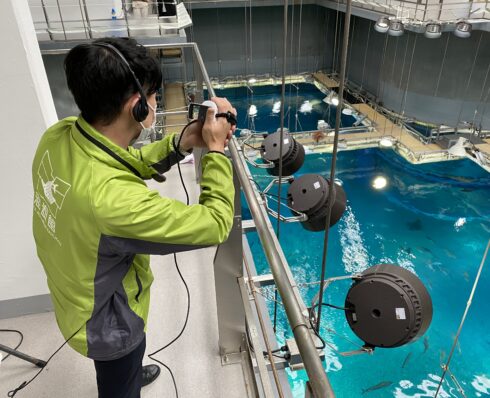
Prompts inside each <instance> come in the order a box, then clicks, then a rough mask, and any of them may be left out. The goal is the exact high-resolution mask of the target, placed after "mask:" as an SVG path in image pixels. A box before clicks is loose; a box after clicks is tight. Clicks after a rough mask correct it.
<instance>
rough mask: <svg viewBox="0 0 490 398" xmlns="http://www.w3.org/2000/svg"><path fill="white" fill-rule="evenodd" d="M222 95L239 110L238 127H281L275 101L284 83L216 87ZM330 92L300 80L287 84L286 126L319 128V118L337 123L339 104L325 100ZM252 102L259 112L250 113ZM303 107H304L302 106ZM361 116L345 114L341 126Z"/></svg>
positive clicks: (254, 128) (279, 97) (290, 127)
mask: <svg viewBox="0 0 490 398" xmlns="http://www.w3.org/2000/svg"><path fill="white" fill-rule="evenodd" d="M216 95H217V96H218V97H226V98H228V100H229V101H230V102H231V103H232V104H233V106H234V107H235V108H236V109H237V112H238V118H237V119H238V124H237V126H238V128H240V129H243V128H247V129H252V130H254V131H259V132H269V133H273V132H275V131H276V130H277V129H278V128H279V127H280V119H279V116H280V113H279V108H278V105H276V111H277V112H276V113H274V112H273V108H274V104H275V103H278V102H279V103H280V101H281V85H276V86H272V85H270V86H252V87H251V89H248V88H247V87H243V86H242V87H237V88H228V89H222V90H216ZM325 97H326V95H325V94H324V93H322V92H321V91H320V90H318V89H317V88H316V87H315V85H313V84H309V83H298V84H295V85H291V84H287V85H286V99H285V108H284V112H285V118H284V125H285V127H287V128H288V129H289V131H291V132H295V131H312V130H317V123H318V120H325V121H326V122H327V123H329V124H330V126H332V127H333V126H334V125H335V112H336V109H337V108H336V107H335V106H333V105H330V106H329V105H327V104H326V103H325V102H323V101H322V100H323V98H325ZM305 101H309V104H310V105H311V111H309V112H307V111H306V110H307V109H308V107H307V106H305ZM251 105H255V106H256V107H257V115H256V116H254V117H251V116H249V114H248V110H249V108H250V106H251ZM302 106H303V108H302ZM356 120H357V119H356V118H355V117H354V116H350V115H344V114H342V119H341V127H348V126H352V124H353V123H354V122H355V121H356Z"/></svg>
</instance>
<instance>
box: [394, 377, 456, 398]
mask: <svg viewBox="0 0 490 398" xmlns="http://www.w3.org/2000/svg"><path fill="white" fill-rule="evenodd" d="M427 376H428V377H427V379H424V380H422V382H421V383H420V384H418V385H417V386H416V387H415V388H416V389H417V390H416V391H413V392H412V391H408V390H411V389H413V388H414V384H413V383H412V382H411V381H409V380H402V381H400V387H396V388H395V394H394V396H395V397H396V398H433V397H434V395H435V392H436V390H437V386H438V385H439V381H440V380H441V378H440V377H439V376H437V375H434V374H428V375H427ZM437 396H438V397H439V398H451V397H457V396H458V395H457V394H456V391H455V390H454V389H453V388H452V387H450V390H449V392H448V391H446V390H445V389H444V387H441V389H440V390H439V394H438V395H437Z"/></svg>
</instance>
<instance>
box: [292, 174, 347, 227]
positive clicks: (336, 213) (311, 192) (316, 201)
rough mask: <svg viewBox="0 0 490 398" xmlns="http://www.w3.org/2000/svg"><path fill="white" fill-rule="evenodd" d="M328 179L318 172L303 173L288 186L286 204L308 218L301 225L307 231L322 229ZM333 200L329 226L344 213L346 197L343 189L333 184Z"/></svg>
mask: <svg viewBox="0 0 490 398" xmlns="http://www.w3.org/2000/svg"><path fill="white" fill-rule="evenodd" d="M329 185H330V182H329V180H327V179H325V178H323V177H322V176H321V175H319V174H305V175H302V176H301V177H299V178H297V179H295V180H294V181H293V182H292V183H291V185H290V186H289V188H288V206H289V207H291V208H292V209H294V210H295V211H297V212H299V213H304V214H306V215H307V216H308V219H307V220H306V221H304V222H302V223H301V225H302V226H303V227H304V228H305V229H307V230H309V231H314V232H318V231H323V230H325V224H326V220H327V213H328V195H329ZM333 192H334V195H335V197H334V202H333V205H332V214H331V216H330V226H333V225H335V224H336V223H337V222H338V221H339V220H340V218H341V217H342V215H343V214H344V211H345V207H346V202H347V198H346V196H345V191H344V189H343V188H342V187H341V186H340V185H338V184H334V191H333Z"/></svg>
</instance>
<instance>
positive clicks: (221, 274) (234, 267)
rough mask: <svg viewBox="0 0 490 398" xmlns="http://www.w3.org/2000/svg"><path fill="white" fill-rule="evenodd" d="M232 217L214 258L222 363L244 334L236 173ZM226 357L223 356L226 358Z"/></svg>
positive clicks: (235, 350) (238, 349) (240, 208)
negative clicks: (228, 228)
mask: <svg viewBox="0 0 490 398" xmlns="http://www.w3.org/2000/svg"><path fill="white" fill-rule="evenodd" d="M233 178H234V182H235V184H234V185H235V216H234V219H233V226H232V229H231V232H230V235H229V236H228V240H227V241H226V242H224V243H223V244H221V245H220V246H218V250H217V251H216V256H215V258H214V280H215V286H216V307H217V310H218V331H219V350H220V354H221V355H222V358H223V360H222V363H223V364H227V363H230V362H229V361H227V360H225V358H228V355H229V354H232V353H239V352H240V351H241V348H242V341H243V336H244V334H245V310H244V308H243V304H242V297H241V293H240V287H239V285H238V279H239V278H243V266H242V257H243V249H242V217H241V214H242V207H241V203H240V185H239V184H238V178H237V176H236V172H234V173H233ZM225 356H226V357H225Z"/></svg>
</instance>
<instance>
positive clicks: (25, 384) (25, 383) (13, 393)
mask: <svg viewBox="0 0 490 398" xmlns="http://www.w3.org/2000/svg"><path fill="white" fill-rule="evenodd" d="M84 326H85V323H84V324H83V325H82V326H80V328H79V329H78V330H77V331H76V332H75V333H73V334H72V335H71V336H70V337H69V338H68V339H67V340H65V342H64V343H63V344H61V345H60V346H59V347H58V349H57V350H56V351H55V352H54V353H53V354H51V356H50V357H49V358H48V360H47V361H46V364H45V365H44V367H42V368H41V369H39V371H38V372H37V373H36V374H35V375H34V376H33V377H32V378H31V379H30V380H29V381H24V382H22V384H21V385H20V386H19V387H17V388H15V389H13V390H10V391H9V392H8V393H7V396H8V397H9V398H13V397H15V395H16V394H17V393H18V392H19V391H20V390H22V389H24V388H26V387H27V386H28V385H29V384H31V383H32V382H33V381H34V380H35V379H36V378H37V376H39V375H40V374H41V372H42V371H43V370H44V369H45V368H46V367H47V366H48V363H49V361H51V359H52V358H53V357H54V356H55V355H56V354H57V353H58V352H59V351H60V350H61V349H62V348H63V347H64V346H65V345H66V343H68V342H69V341H70V340H71V339H72V338H73V337H75V335H76V334H77V333H78V332H79V331H80V329H82V328H83V327H84Z"/></svg>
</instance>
